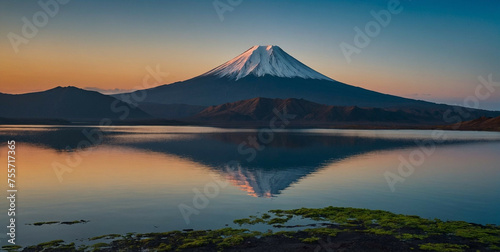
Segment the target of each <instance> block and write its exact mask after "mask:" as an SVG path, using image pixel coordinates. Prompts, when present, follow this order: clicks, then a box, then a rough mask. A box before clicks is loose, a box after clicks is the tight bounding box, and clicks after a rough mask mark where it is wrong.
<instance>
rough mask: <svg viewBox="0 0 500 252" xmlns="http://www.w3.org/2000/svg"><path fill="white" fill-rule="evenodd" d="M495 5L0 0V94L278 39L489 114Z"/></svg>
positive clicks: (177, 62)
mask: <svg viewBox="0 0 500 252" xmlns="http://www.w3.org/2000/svg"><path fill="white" fill-rule="evenodd" d="M57 1H58V2H57ZM397 2H399V5H398V3H397ZM54 3H55V5H54ZM392 4H393V5H394V6H398V7H397V8H394V7H393V6H392ZM44 5H48V6H49V8H48V9H47V8H44V7H42V6H44ZM216 6H217V7H216ZM395 9H396V10H395ZM373 12H374V13H389V15H390V20H389V21H388V22H381V21H380V20H379V19H377V18H375V17H374V16H373V15H372V13H373ZM498 13H500V1H498V0H481V1H472V0H471V1H451V0H440V1H435V0H434V1H432V0H418V1H417V0H413V1H411V0H400V1H397V0H384V1H382V0H372V1H357V0H329V1H327V0H325V1H319V0H318V1H305V0H303V1H298V0H288V1H285V0H274V1H269V0H267V1H265V0H252V1H250V0H215V1H213V0H206V1H204V0H199V1H197V0H178V1H176V0H170V1H161V0H149V1H138V0H137V1H130V0H121V1H119V0H108V1H97V0H87V1H79V0H39V1H22V0H16V1H14V0H0V52H1V54H0V55H1V57H0V92H2V93H16V94H18V93H26V92H33V91H42V90H47V89H50V88H53V87H56V86H69V85H71V86H77V87H80V88H87V89H93V90H100V91H102V92H104V93H113V92H120V91H125V90H134V89H137V88H141V84H142V82H143V79H144V77H145V76H146V75H148V74H149V72H150V70H151V69H160V71H161V72H162V73H164V74H162V78H161V83H157V84H158V85H159V84H170V83H173V82H176V81H182V80H186V79H189V78H192V77H195V76H197V75H200V74H203V73H204V72H207V71H209V70H211V69H213V68H215V67H217V66H218V65H220V64H222V63H224V62H226V61H228V60H230V59H232V58H234V57H236V56H237V55H239V54H241V53H242V52H244V51H245V50H247V49H248V48H250V47H252V46H253V45H278V46H280V47H281V48H282V49H283V50H284V51H286V52H287V53H289V54H290V55H292V56H293V57H295V58H296V59H298V60H300V61H301V62H303V63H304V64H306V65H308V66H309V67H311V68H313V69H315V70H316V71H318V72H320V73H322V74H324V75H326V76H328V77H330V78H332V79H335V80H337V81H341V82H344V83H347V84H350V85H354V86H359V87H363V88H366V89H370V90H374V91H378V92H382V93H388V94H393V95H398V96H403V97H408V98H414V99H422V100H428V101H434V102H440V103H448V104H455V105H464V106H479V107H480V108H484V109H491V110H500V84H499V83H500V48H499V45H500V15H499V14H498ZM381 16H382V17H387V16H383V15H381ZM385 20H387V19H385ZM27 24H28V25H27ZM30 26H32V27H34V28H35V30H36V31H35V32H33V30H32V29H31V30H30V29H29V27H30ZM367 27H368V28H369V29H368V32H367V31H366V28H367ZM377 27H378V30H377ZM356 29H359V30H360V31H361V32H362V33H363V34H365V36H367V37H368V38H369V42H368V43H364V44H363V43H357V44H356V43H355V38H357V37H359V36H356V34H357V32H356ZM370 29H371V30H370ZM367 33H368V34H369V35H366V34H367ZM359 41H361V40H359ZM359 41H358V42H359ZM365 42H366V41H365ZM341 45H344V46H343V47H342V46H341ZM345 45H350V46H352V47H354V46H356V49H355V51H356V52H355V53H352V54H350V56H349V57H346V53H345V50H344V51H343V48H344V49H345V48H346V46H345ZM352 47H350V48H352ZM348 58H350V60H348ZM148 69H149V70H148ZM165 73H168V74H165ZM489 75H491V80H492V84H493V88H490V89H481V90H482V91H483V92H482V93H481V95H479V96H478V95H477V89H478V86H481V85H483V84H482V82H481V81H479V78H481V77H482V78H484V79H486V80H488V76H489ZM495 82H496V83H495ZM490 84H491V83H490ZM495 87H496V88H495ZM485 90H492V91H491V92H489V91H488V92H487V93H484V91H485ZM471 97H472V98H471ZM486 97H487V98H486ZM471 100H475V101H477V103H476V104H474V103H470V101H471ZM467 101H469V103H468V102H467ZM471 104H473V105H471Z"/></svg>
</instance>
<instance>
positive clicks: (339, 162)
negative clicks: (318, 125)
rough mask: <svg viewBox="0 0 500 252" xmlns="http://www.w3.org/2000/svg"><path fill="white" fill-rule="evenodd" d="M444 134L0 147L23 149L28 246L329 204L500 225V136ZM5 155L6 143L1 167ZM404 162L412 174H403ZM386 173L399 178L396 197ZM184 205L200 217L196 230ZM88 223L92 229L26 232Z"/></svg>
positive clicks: (153, 136)
mask: <svg viewBox="0 0 500 252" xmlns="http://www.w3.org/2000/svg"><path fill="white" fill-rule="evenodd" d="M84 132H87V133H88V134H87V135H86V134H85V133H84ZM438 133H439V132H438ZM441 133H443V135H440V136H442V137H445V138H446V140H445V141H441V139H442V137H441V138H439V139H437V138H436V137H434V138H433V137H432V134H433V131H420V130H329V129H304V130H281V131H279V132H275V133H272V134H271V135H269V134H262V133H261V134H260V137H264V138H267V139H264V140H268V141H264V140H263V141H259V132H258V130H242V129H218V128H209V127H173V126H148V127H142V126H141V127H139V126H137V127H100V128H95V127H53V126H9V127H7V126H4V127H0V140H1V142H3V143H6V142H7V140H10V139H14V140H16V147H17V148H16V150H17V152H16V163H17V166H18V168H17V175H16V176H17V180H16V182H17V185H18V190H19V191H18V199H17V200H18V202H17V203H18V205H17V213H16V217H17V242H18V243H19V244H21V245H30V244H36V243H39V242H43V241H50V240H55V239H63V240H65V241H67V242H78V240H77V239H86V238H90V237H93V236H97V235H102V234H110V233H118V234H125V233H128V232H138V233H143V232H160V231H161V232H162V231H168V230H173V229H186V228H194V229H216V228H222V227H224V225H225V224H229V225H230V226H232V220H233V219H237V218H244V217H247V216H249V215H254V214H256V213H258V212H261V213H262V212H265V211H267V210H270V209H291V208H300V207H325V206H330V205H331V206H342V207H359V208H368V209H382V210H388V211H392V212H395V213H401V214H414V215H420V216H422V217H426V218H440V219H443V220H465V221H469V222H474V223H481V224H488V223H492V224H500V215H499V214H498V213H500V203H499V202H500V201H499V199H500V183H498V181H499V180H500V166H499V165H498V164H499V163H500V155H498V154H499V152H500V133H491V132H456V131H455V132H451V131H450V132H448V131H447V132H441ZM434 134H436V132H434ZM88 136H91V137H94V138H95V137H96V136H99V137H98V138H96V140H98V141H94V142H92V141H91V139H90V141H89V137H88ZM251 139H255V141H253V142H257V144H258V145H256V144H254V145H253V148H251V147H250V144H249V142H252V141H251ZM260 139H262V138H260ZM263 142H265V143H263ZM242 143H246V144H242ZM423 144H424V145H423ZM240 145H241V146H240ZM422 145H423V146H425V148H424V147H421V146H422ZM239 146H240V147H239ZM238 149H240V151H238ZM252 153H253V154H252ZM6 154H7V147H6V144H2V145H1V147H0V160H1V161H0V162H2V163H7V159H6ZM412 158H413V159H412ZM401 159H403V160H406V161H407V162H409V163H410V165H411V167H412V168H413V172H412V173H411V174H400V173H399V172H398V167H399V166H401V164H402V161H401ZM412 160H413V162H412ZM54 166H55V167H58V168H59V169H61V167H65V169H67V170H65V171H64V170H58V171H59V172H56V171H55V170H54ZM61 171H64V172H61ZM403 171H406V172H408V170H403ZM387 172H391V173H392V174H395V175H398V176H400V178H402V179H404V181H402V180H400V181H398V182H397V183H396V184H395V185H394V191H392V190H391V187H390V186H389V184H388V182H387V180H386V177H385V176H384V175H387ZM402 175H408V176H406V177H405V176H402ZM0 178H1V179H2V181H5V180H6V179H7V175H6V171H4V172H2V173H1V174H0ZM2 188H3V190H4V192H5V190H7V187H6V183H2ZM205 189H207V191H206V192H207V193H208V196H209V197H206V196H205V191H204V190H205ZM197 192H199V193H200V194H201V195H203V196H200V194H198V193H197ZM193 199H195V201H194V202H193ZM7 203H8V202H7V200H6V199H5V198H4V200H1V201H0V208H1V209H7V208H8V205H7ZM179 206H181V207H183V209H191V210H193V209H194V210H195V214H192V215H190V216H189V218H188V222H189V223H187V221H186V219H185V218H184V217H183V214H181V211H180V210H179ZM186 207H189V208H186ZM4 215H5V216H4V217H3V218H1V220H2V223H1V224H2V226H6V225H8V217H7V214H6V211H4ZM81 219H83V220H89V221H90V222H88V223H85V224H75V225H43V226H33V225H26V224H30V223H34V222H39V221H51V220H58V221H72V220H81ZM5 231H7V229H6V228H5ZM4 233H6V232H4ZM5 238H6V236H3V237H2V239H1V242H2V245H5V244H7V243H6V239H5Z"/></svg>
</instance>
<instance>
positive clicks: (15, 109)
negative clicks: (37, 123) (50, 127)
mask: <svg viewBox="0 0 500 252" xmlns="http://www.w3.org/2000/svg"><path fill="white" fill-rule="evenodd" d="M112 107H114V109H113V108H112ZM125 108H128V110H129V114H128V116H127V118H126V119H143V118H151V116H150V115H148V114H147V113H145V112H144V111H142V110H140V109H137V108H130V107H129V106H128V105H127V104H126V103H124V102H122V101H119V100H116V99H115V98H113V97H111V96H107V95H103V94H101V93H98V92H94V91H87V90H83V89H79V88H76V87H56V88H53V89H50V90H47V91H43V92H35V93H27V94H19V95H12V94H1V93H0V117H5V118H30V119H65V120H72V121H75V120H101V119H103V118H109V119H118V118H119V117H120V116H122V115H123V114H124V112H123V110H124V109H125Z"/></svg>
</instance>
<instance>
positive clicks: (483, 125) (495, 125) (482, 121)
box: [447, 116, 500, 131]
mask: <svg viewBox="0 0 500 252" xmlns="http://www.w3.org/2000/svg"><path fill="white" fill-rule="evenodd" d="M447 128H453V129H458V130H488V131H500V116H498V117H486V116H482V117H480V118H477V119H475V120H470V121H465V122H462V123H457V124H454V125H451V126H447Z"/></svg>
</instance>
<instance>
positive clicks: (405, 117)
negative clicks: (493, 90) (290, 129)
mask: <svg viewBox="0 0 500 252" xmlns="http://www.w3.org/2000/svg"><path fill="white" fill-rule="evenodd" d="M273 108H276V109H278V110H279V111H281V110H283V109H284V108H286V111H287V113H288V114H293V115H296V117H295V118H294V119H293V122H294V123H299V122H308V123H313V122H314V123H329V122H354V123H368V122H371V123H373V122H384V123H406V124H419V123H422V122H426V123H432V122H434V123H438V122H439V119H437V118H434V117H432V116H428V115H427V116H425V115H415V114H413V113H409V112H405V111H402V110H389V109H381V108H361V107H357V106H331V105H323V104H318V103H314V102H310V101H307V100H304V99H295V98H288V99H269V98H253V99H249V100H243V101H237V102H232V103H225V104H222V105H217V106H211V107H208V108H206V109H204V110H203V111H201V112H200V113H198V114H196V115H195V116H193V117H191V118H190V120H195V121H207V122H256V121H269V120H271V118H273V117H275V114H274V113H273Z"/></svg>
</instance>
